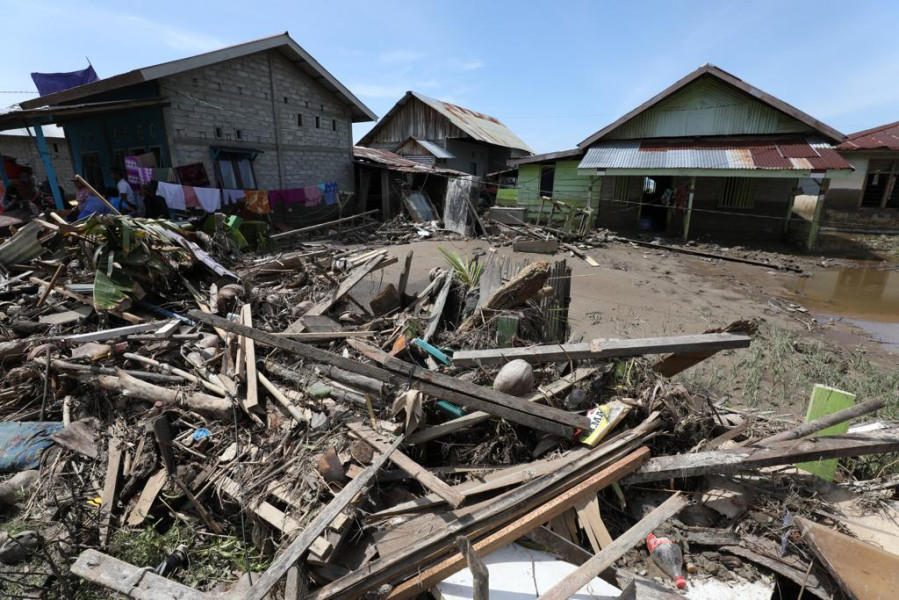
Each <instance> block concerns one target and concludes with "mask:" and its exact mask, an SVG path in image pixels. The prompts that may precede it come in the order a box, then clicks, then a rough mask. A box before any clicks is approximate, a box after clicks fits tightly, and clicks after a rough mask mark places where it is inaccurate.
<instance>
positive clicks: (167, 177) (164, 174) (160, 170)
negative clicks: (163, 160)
mask: <svg viewBox="0 0 899 600" xmlns="http://www.w3.org/2000/svg"><path fill="white" fill-rule="evenodd" d="M155 179H156V181H165V182H166V183H178V174H177V173H176V172H175V169H173V168H172V167H156V177H155Z"/></svg>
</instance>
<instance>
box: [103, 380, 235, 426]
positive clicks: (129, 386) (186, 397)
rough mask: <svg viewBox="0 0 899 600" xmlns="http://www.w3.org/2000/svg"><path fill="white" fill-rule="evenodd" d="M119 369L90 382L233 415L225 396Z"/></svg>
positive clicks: (132, 394) (127, 393)
mask: <svg viewBox="0 0 899 600" xmlns="http://www.w3.org/2000/svg"><path fill="white" fill-rule="evenodd" d="M117 371H118V375H116V376H111V375H101V376H99V377H91V378H90V382H91V383H96V384H97V385H99V386H100V387H101V388H103V389H106V390H113V391H116V392H119V393H121V394H122V396H125V397H127V398H137V399H139V400H146V401H147V402H151V403H153V402H162V403H164V404H174V405H178V404H183V405H184V406H187V407H189V408H190V409H191V410H195V411H197V412H199V413H205V414H208V415H211V416H215V417H216V418H220V419H221V418H226V417H229V416H230V415H231V403H230V402H229V401H228V400H226V399H225V398H219V397H217V396H211V395H209V394H203V393H201V392H182V391H180V390H173V389H169V388H165V387H162V386H159V385H153V384H152V383H147V382H146V381H141V380H139V379H136V378H135V377H132V376H130V375H128V374H127V373H125V372H124V371H122V370H120V369H119V370H117Z"/></svg>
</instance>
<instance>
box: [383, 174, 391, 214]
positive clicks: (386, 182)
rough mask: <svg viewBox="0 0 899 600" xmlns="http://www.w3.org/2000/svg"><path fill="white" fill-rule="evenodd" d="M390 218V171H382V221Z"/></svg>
mask: <svg viewBox="0 0 899 600" xmlns="http://www.w3.org/2000/svg"><path fill="white" fill-rule="evenodd" d="M390 217H391V214H390V171H388V170H387V169H381V219H382V220H384V221H386V220H387V219H389V218H390Z"/></svg>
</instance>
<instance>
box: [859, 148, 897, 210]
mask: <svg viewBox="0 0 899 600" xmlns="http://www.w3.org/2000/svg"><path fill="white" fill-rule="evenodd" d="M897 177H899V161H890V160H872V161H871V162H870V163H868V173H867V175H866V176H865V187H864V189H863V190H862V198H861V204H860V205H861V207H862V208H881V207H883V208H886V207H889V208H899V185H896V183H897V182H896V179H897Z"/></svg>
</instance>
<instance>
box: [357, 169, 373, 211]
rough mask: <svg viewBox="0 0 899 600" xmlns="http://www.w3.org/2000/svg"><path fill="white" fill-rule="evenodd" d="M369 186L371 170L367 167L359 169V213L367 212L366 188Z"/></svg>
mask: <svg viewBox="0 0 899 600" xmlns="http://www.w3.org/2000/svg"><path fill="white" fill-rule="evenodd" d="M370 184H371V170H370V169H369V168H368V167H359V193H358V194H357V195H356V196H357V197H358V198H359V206H358V207H357V208H358V210H359V212H365V211H367V210H368V187H369V185H370Z"/></svg>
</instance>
